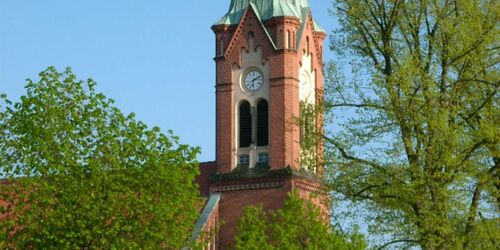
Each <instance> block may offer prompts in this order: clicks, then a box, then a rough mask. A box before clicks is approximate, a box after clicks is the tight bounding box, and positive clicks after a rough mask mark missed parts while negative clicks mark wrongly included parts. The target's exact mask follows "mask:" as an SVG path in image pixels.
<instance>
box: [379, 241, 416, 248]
mask: <svg viewBox="0 0 500 250" xmlns="http://www.w3.org/2000/svg"><path fill="white" fill-rule="evenodd" d="M403 242H406V243H418V241H416V240H412V239H401V240H393V241H390V242H387V243H385V244H384V245H382V246H380V247H379V248H377V249H378V250H382V249H384V248H386V247H388V246H390V245H392V244H397V243H403Z"/></svg>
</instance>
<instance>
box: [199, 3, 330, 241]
mask: <svg viewBox="0 0 500 250" xmlns="http://www.w3.org/2000/svg"><path fill="white" fill-rule="evenodd" d="M212 30H213V31H214V33H215V58H214V60H215V64H216V84H215V90H216V91H215V92H216V102H215V105H216V160H215V162H208V163H202V164H200V171H201V175H200V176H199V177H198V180H197V181H198V183H199V185H200V191H201V193H202V195H203V196H206V197H207V202H206V204H205V207H204V209H203V211H202V214H201V216H200V219H199V221H198V223H197V225H196V229H195V232H194V237H201V235H208V237H209V238H210V243H209V244H208V246H207V249H228V248H230V247H231V246H232V245H233V244H234V236H235V234H236V230H237V222H238V219H239V218H240V216H241V215H242V213H243V209H244V208H245V207H247V206H252V205H253V206H259V205H261V206H262V207H263V208H264V209H265V210H274V209H280V208H282V207H283V205H284V202H285V200H286V198H287V195H288V194H289V193H290V192H292V191H296V192H297V193H299V194H300V196H301V197H303V198H305V199H309V198H311V199H313V201H314V202H315V203H316V204H318V205H319V206H320V207H321V208H322V210H323V211H324V212H325V214H328V209H329V206H328V195H327V194H326V193H325V192H324V189H323V188H322V182H321V175H322V157H321V156H322V152H323V149H322V143H321V142H318V145H316V147H314V150H313V151H314V152H311V151H310V150H309V151H307V152H306V150H305V149H304V148H302V147H301V145H302V144H301V142H302V141H303V140H304V136H305V134H306V132H307V129H305V127H310V126H312V127H313V128H315V129H322V117H321V116H316V117H315V118H314V119H312V120H308V121H307V122H306V123H307V124H304V123H301V122H296V121H297V120H299V121H300V119H301V118H300V117H301V107H303V106H304V104H306V105H307V104H309V105H315V104H317V103H320V102H321V101H322V98H323V96H322V90H323V58H322V53H323V42H324V39H325V37H326V32H325V31H324V30H323V29H322V28H321V27H320V26H319V25H318V24H317V23H316V22H315V21H314V18H313V16H312V12H311V9H310V7H309V3H308V0H231V3H230V7H229V10H228V12H227V13H226V14H225V15H224V16H223V17H222V18H221V19H220V20H219V21H218V22H216V23H215V24H214V25H213V26H212ZM311 156H312V157H311ZM304 158H309V159H311V158H312V159H313V164H310V161H309V164H305V160H304ZM216 228H217V229H218V230H214V229H216ZM214 232H217V233H214Z"/></svg>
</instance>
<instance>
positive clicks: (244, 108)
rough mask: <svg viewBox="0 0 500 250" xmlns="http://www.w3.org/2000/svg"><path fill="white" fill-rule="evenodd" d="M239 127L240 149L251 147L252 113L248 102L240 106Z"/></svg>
mask: <svg viewBox="0 0 500 250" xmlns="http://www.w3.org/2000/svg"><path fill="white" fill-rule="evenodd" d="M239 125H240V126H239V141H240V148H246V147H250V144H251V143H252V112H251V110H250V103H249V102H247V101H244V102H242V103H241V104H240V107H239Z"/></svg>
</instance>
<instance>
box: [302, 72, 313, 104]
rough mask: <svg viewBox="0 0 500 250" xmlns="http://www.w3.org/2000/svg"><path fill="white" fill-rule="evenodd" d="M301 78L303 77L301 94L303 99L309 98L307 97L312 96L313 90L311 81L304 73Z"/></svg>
mask: <svg viewBox="0 0 500 250" xmlns="http://www.w3.org/2000/svg"><path fill="white" fill-rule="evenodd" d="M300 76H301V77H300V93H301V96H302V97H305V98H307V97H309V95H311V88H312V86H311V85H312V84H311V79H310V78H309V76H308V75H307V74H305V73H302V74H301V75H300Z"/></svg>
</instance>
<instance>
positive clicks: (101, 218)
mask: <svg viewBox="0 0 500 250" xmlns="http://www.w3.org/2000/svg"><path fill="white" fill-rule="evenodd" d="M39 76H40V80H39V81H38V82H34V81H31V80H28V81H27V85H26V91H27V93H26V94H25V95H24V96H22V97H21V99H20V101H19V102H17V103H15V104H10V103H9V102H3V105H2V106H1V108H0V134H1V136H0V166H1V177H2V178H6V179H8V182H7V183H5V184H4V185H1V186H0V195H1V197H0V200H4V201H7V202H8V204H7V205H5V206H3V207H2V210H3V216H4V219H3V220H0V221H1V222H0V226H1V227H0V248H9V249H162V248H163V249H179V248H181V247H183V246H184V245H186V242H187V240H188V238H189V236H190V234H191V230H192V227H193V225H194V222H195V221H196V218H197V214H198V213H197V210H196V208H197V207H199V204H200V199H199V194H198V190H197V187H196V185H195V184H194V179H195V176H196V175H197V174H198V170H197V162H196V160H195V157H196V155H197V153H198V151H199V150H198V149H197V148H192V147H189V146H188V145H183V144H179V139H178V137H176V136H174V135H172V133H171V132H169V134H168V135H165V134H163V133H161V132H160V129H159V128H156V127H155V128H152V129H148V128H147V126H146V125H145V124H144V123H142V122H139V121H136V120H135V118H134V115H133V114H131V115H128V116H124V115H123V114H122V113H121V112H120V110H119V109H118V108H116V107H114V106H113V101H112V100H110V99H108V98H106V97H105V96H104V95H103V94H101V93H98V92H96V89H95V86H96V83H95V82H94V81H93V80H91V79H89V80H87V81H85V82H84V81H80V80H77V79H76V76H75V75H74V74H73V73H72V72H71V70H70V69H69V68H68V69H67V70H66V71H65V72H63V73H59V72H57V71H56V69H54V68H53V67H50V68H48V69H47V70H45V71H43V72H42V73H40V75H39ZM5 216H6V217H5Z"/></svg>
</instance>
